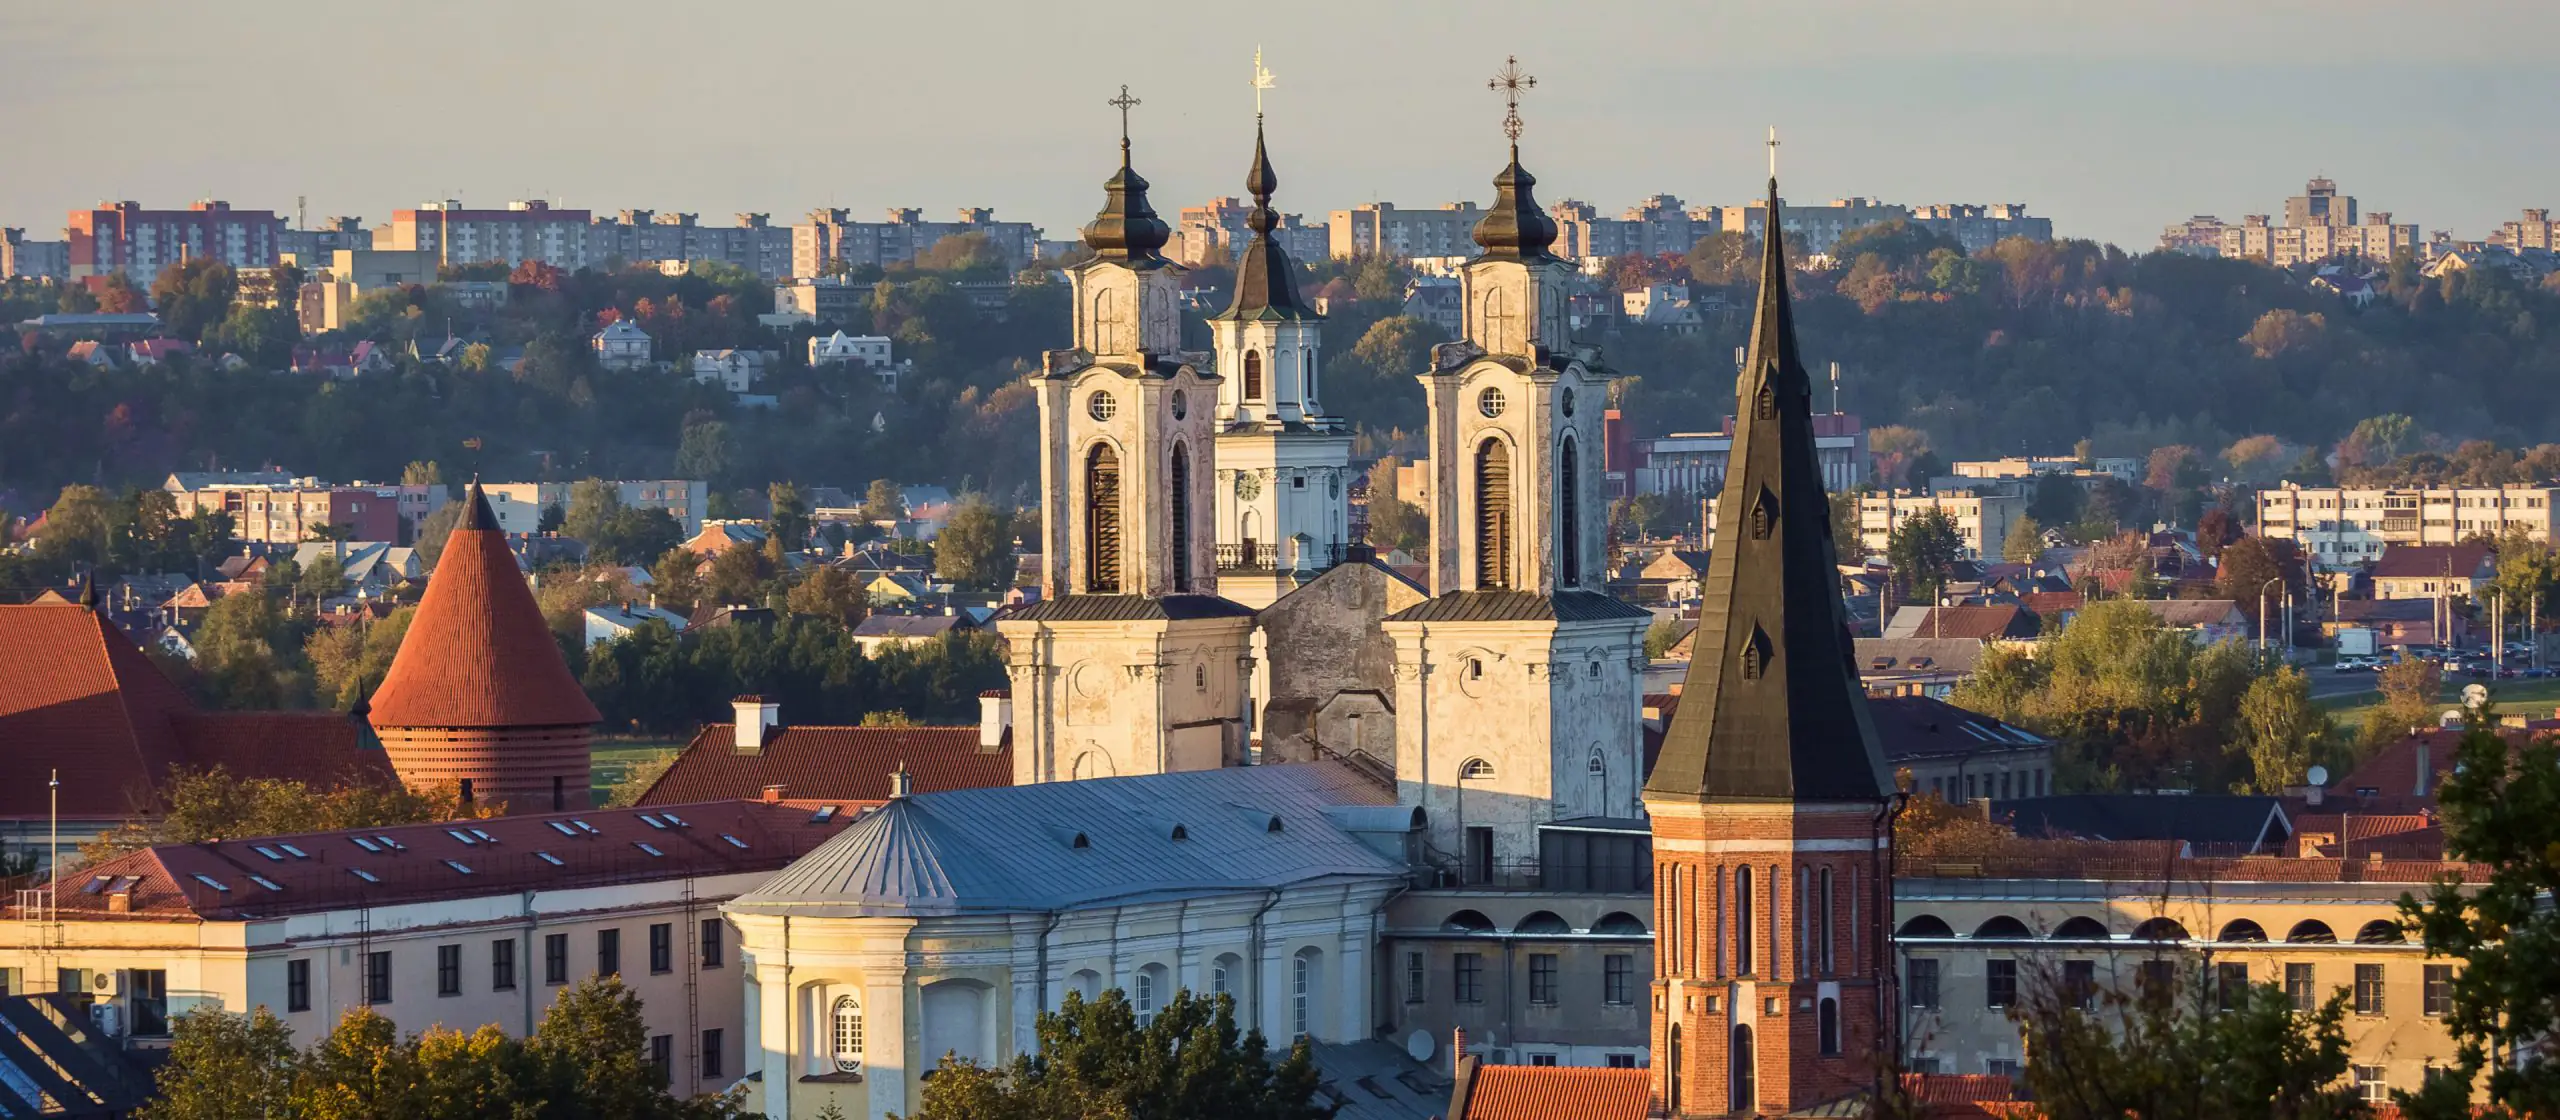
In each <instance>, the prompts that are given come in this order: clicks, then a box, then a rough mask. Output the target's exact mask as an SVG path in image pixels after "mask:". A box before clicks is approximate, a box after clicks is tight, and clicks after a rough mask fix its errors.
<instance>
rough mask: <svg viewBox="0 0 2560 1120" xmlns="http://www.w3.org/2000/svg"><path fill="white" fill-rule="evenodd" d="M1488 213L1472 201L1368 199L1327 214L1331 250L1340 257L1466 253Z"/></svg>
mask: <svg viewBox="0 0 2560 1120" xmlns="http://www.w3.org/2000/svg"><path fill="white" fill-rule="evenodd" d="M1483 217H1484V211H1482V210H1480V209H1478V208H1477V207H1476V204H1475V203H1472V202H1444V203H1441V204H1440V205H1439V206H1436V207H1433V208H1431V209H1428V210H1407V209H1401V208H1399V207H1397V206H1396V204H1395V203H1392V202H1364V203H1362V204H1360V205H1358V206H1354V207H1352V208H1350V209H1348V210H1336V211H1333V212H1332V213H1330V214H1328V215H1326V218H1325V237H1326V240H1327V243H1328V249H1327V251H1328V253H1329V255H1330V256H1332V257H1333V258H1334V259H1335V260H1345V259H1348V258H1351V257H1358V256H1366V255H1368V254H1371V253H1383V254H1386V255H1388V256H1394V257H1406V258H1411V257H1446V256H1460V255H1465V254H1467V253H1469V252H1471V251H1472V249H1471V247H1470V244H1469V239H1470V237H1471V236H1472V235H1473V234H1474V232H1475V228H1476V222H1477V221H1478V220H1480V219H1482V218H1483Z"/></svg>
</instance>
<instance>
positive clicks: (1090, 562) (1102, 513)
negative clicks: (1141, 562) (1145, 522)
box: [1084, 443, 1120, 595]
mask: <svg viewBox="0 0 2560 1120" xmlns="http://www.w3.org/2000/svg"><path fill="white" fill-rule="evenodd" d="M1084 563H1085V579H1084V582H1085V588H1084V589H1085V590H1086V591H1087V592H1089V593H1092V594H1096V595H1116V594H1119V592H1120V455H1119V453H1118V452H1116V451H1113V450H1112V449H1111V445H1110V444H1107V443H1097V444H1095V445H1093V451H1092V453H1091V454H1089V455H1087V456H1086V457H1085V464H1084Z"/></svg>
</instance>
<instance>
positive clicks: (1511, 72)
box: [1484, 55, 1538, 148]
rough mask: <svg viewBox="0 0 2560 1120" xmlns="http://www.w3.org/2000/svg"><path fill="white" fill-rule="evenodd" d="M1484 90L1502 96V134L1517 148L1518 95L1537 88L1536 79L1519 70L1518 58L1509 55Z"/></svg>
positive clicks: (1518, 124)
mask: <svg viewBox="0 0 2560 1120" xmlns="http://www.w3.org/2000/svg"><path fill="white" fill-rule="evenodd" d="M1484 88H1486V89H1489V90H1492V91H1493V92H1495V93H1498V94H1501V95H1502V104H1503V109H1504V112H1503V114H1502V134H1503V135H1504V136H1508V137H1510V138H1511V146H1512V147H1514V148H1517V147H1519V146H1520V95H1521V94H1523V93H1527V92H1529V91H1530V90H1533V89H1536V88H1538V79H1536V78H1533V77H1530V76H1529V75H1528V73H1527V72H1525V71H1523V70H1521V69H1520V59H1519V57H1518V56H1517V55H1511V56H1505V57H1504V58H1503V60H1502V69H1500V70H1496V71H1494V73H1493V80H1492V81H1489V82H1486V83H1485V84H1484Z"/></svg>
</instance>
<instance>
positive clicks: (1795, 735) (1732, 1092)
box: [1644, 176, 1893, 1116]
mask: <svg viewBox="0 0 2560 1120" xmlns="http://www.w3.org/2000/svg"><path fill="white" fill-rule="evenodd" d="M1769 213H1771V214H1773V215H1774V214H1776V213H1778V183H1777V179H1776V178H1775V177H1774V176H1773V177H1772V178H1771V179H1770V181H1769ZM1738 387H1739V391H1740V392H1739V398H1740V399H1739V401H1738V403H1737V405H1736V407H1735V409H1734V414H1735V428H1734V437H1733V454H1732V459H1731V460H1730V465H1729V466H1728V468H1727V472H1726V475H1725V485H1724V497H1723V499H1722V500H1721V501H1720V502H1718V504H1717V507H1716V536H1715V550H1714V555H1713V557H1712V558H1711V559H1710V560H1709V562H1708V565H1707V579H1706V592H1705V602H1704V604H1703V605H1702V606H1701V608H1700V610H1699V616H1698V632H1697V656H1696V657H1695V658H1694V659H1693V660H1692V661H1691V662H1690V663H1689V677H1688V683H1687V684H1686V685H1685V686H1684V687H1683V689H1682V693H1681V698H1680V707H1679V710H1678V711H1677V712H1676V713H1674V715H1673V717H1672V722H1671V726H1670V728H1669V730H1668V731H1667V732H1666V733H1665V735H1664V739H1663V745H1662V753H1661V756H1660V759H1659V761H1657V762H1656V763H1655V766H1654V770H1653V773H1652V774H1651V775H1650V776H1649V777H1648V778H1647V779H1646V782H1645V790H1644V805H1645V809H1646V811H1647V812H1648V813H1649V814H1651V816H1652V818H1653V858H1654V865H1655V870H1654V909H1655V925H1654V929H1655V930H1656V931H1657V932H1656V933H1655V936H1654V985H1653V999H1654V1014H1653V1085H1654V1092H1655V1095H1656V1099H1657V1100H1658V1101H1659V1102H1660V1103H1661V1105H1662V1107H1663V1108H1664V1110H1665V1112H1666V1113H1667V1114H1668V1115H1671V1116H1766V1115H1778V1114H1784V1113H1789V1112H1793V1111H1795V1110H1798V1109H1804V1108H1807V1107H1810V1106H1814V1105H1819V1104H1823V1103H1826V1102H1833V1101H1840V1100H1842V1099H1843V1098H1848V1097H1852V1096H1854V1095H1857V1094H1859V1093H1861V1092H1863V1091H1866V1090H1868V1089H1870V1088H1871V1087H1872V1086H1873V1085H1874V1084H1875V1082H1876V1079H1877V1077H1878V1076H1879V1074H1880V1071H1881V1070H1882V1068H1883V1067H1882V1065H1881V1063H1880V1062H1879V1058H1880V1056H1881V1055H1882V1053H1883V1052H1885V1051H1886V1050H1888V1049H1889V1048H1890V1047H1891V1046H1892V1045H1893V1041H1892V1019H1891V1009H1890V1007H1889V1006H1888V1003H1887V1001H1888V1000H1889V998H1890V994H1891V993H1890V992H1889V990H1888V988H1889V984H1888V979H1889V976H1890V969H1889V968H1888V967H1886V966H1885V964H1884V962H1885V961H1887V960H1889V959H1890V958H1889V956H1888V954H1887V952H1886V949H1885V946H1884V944H1883V940H1884V939H1883V931H1884V929H1885V928H1886V923H1885V922H1884V921H1881V920H1880V916H1881V913H1882V911H1883V910H1884V909H1885V908H1886V907H1887V905H1889V901H1890V897H1891V895H1890V892H1889V889H1888V888H1887V886H1886V885H1885V884H1884V879H1885V876H1886V875H1887V869H1886V863H1885V858H1884V857H1885V853H1886V847H1887V845H1888V844H1889V843H1890V836H1891V833H1890V828H1889V824H1890V821H1889V817H1888V809H1889V806H1890V805H1891V798H1892V785H1891V783H1890V781H1889V780H1888V779H1887V777H1886V770H1885V765H1884V755H1883V752H1882V751H1881V750H1879V749H1878V747H1877V741H1876V733H1875V728H1874V725H1873V723H1872V722H1871V721H1870V720H1869V718H1868V716H1867V704H1866V693H1865V689H1864V688H1863V687H1862V686H1861V685H1860V684H1859V680H1858V672H1857V666H1856V663H1855V661H1854V659H1853V656H1852V655H1853V651H1854V647H1853V646H1852V644H1851V641H1850V637H1849V627H1848V617H1847V612H1846V610H1845V608H1844V607H1843V606H1842V604H1841V601H1840V586H1839V574H1838V569H1837V568H1836V567H1835V565H1836V563H1837V554H1836V551H1835V549H1834V547H1833V544H1832V540H1831V508H1830V502H1829V499H1828V497H1827V496H1826V495H1825V493H1824V491H1823V483H1822V466H1821V463H1820V462H1819V460H1818V459H1817V458H1816V456H1815V454H1814V436H1813V416H1812V411H1813V383H1812V380H1811V379H1810V378H1808V377H1807V376H1806V375H1805V370H1804V365H1803V363H1802V361H1800V360H1799V359H1798V358H1797V355H1796V342H1795V324H1794V318H1793V312H1792V309H1791V307H1790V305H1789V301H1788V297H1787V265H1786V254H1785V250H1784V248H1783V246H1782V245H1781V239H1780V238H1778V237H1776V236H1774V235H1773V236H1770V237H1768V238H1767V249H1766V251H1765V253H1764V254H1763V257H1762V263H1761V273H1760V308H1759V313H1758V318H1757V321H1756V322H1755V324H1754V325H1753V328H1752V337H1751V356H1750V360H1749V363H1748V364H1747V365H1746V366H1745V367H1744V369H1743V371H1742V376H1741V378H1740V383H1739V386H1738Z"/></svg>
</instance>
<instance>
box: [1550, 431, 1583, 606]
mask: <svg viewBox="0 0 2560 1120" xmlns="http://www.w3.org/2000/svg"><path fill="white" fill-rule="evenodd" d="M1579 459H1580V457H1579V456H1577V455H1575V454H1574V442H1573V436H1572V435H1570V434H1567V435H1566V436H1565V437H1564V442H1563V443H1562V444H1559V445H1558V446H1557V448H1556V583H1557V584H1558V585H1560V586H1565V587H1579V586H1581V585H1582V467H1581V463H1580V461H1579Z"/></svg>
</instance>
